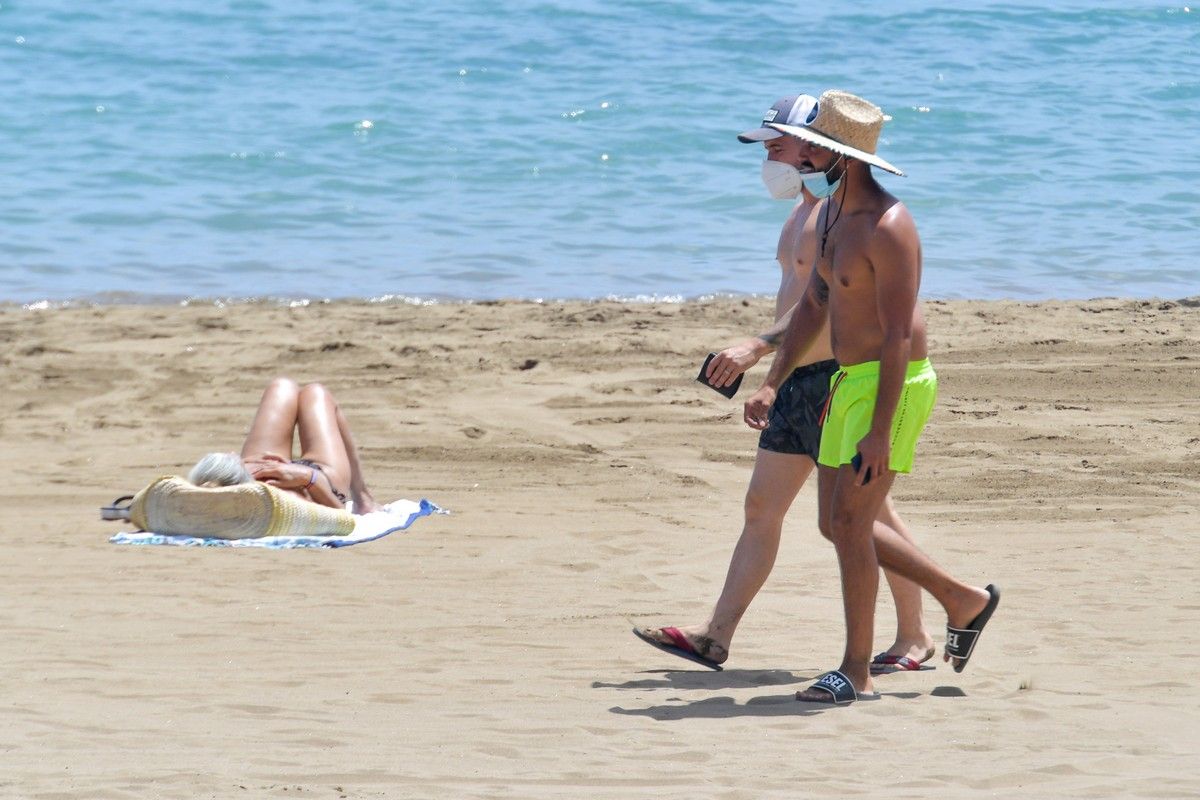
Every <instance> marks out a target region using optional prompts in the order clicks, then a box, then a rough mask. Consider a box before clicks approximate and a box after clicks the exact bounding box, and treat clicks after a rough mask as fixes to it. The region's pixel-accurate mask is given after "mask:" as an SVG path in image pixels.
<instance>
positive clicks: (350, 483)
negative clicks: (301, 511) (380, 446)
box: [188, 378, 381, 514]
mask: <svg viewBox="0 0 1200 800" xmlns="http://www.w3.org/2000/svg"><path fill="white" fill-rule="evenodd" d="M297 431H299V434H300V436H299V438H300V457H299V458H292V439H293V437H294V435H295V433H296V432H297ZM188 480H189V481H191V482H192V483H194V484H195V485H197V486H233V485H234V484H238V483H250V482H251V481H256V480H257V481H262V482H263V483H267V484H270V485H271V486H275V487H277V488H279V489H282V490H284V491H288V492H292V493H293V494H296V495H299V496H300V497H302V498H304V499H305V500H311V501H312V502H314V503H320V504H321V505H323V506H330V507H331V508H345V507H346V501H347V500H353V501H354V508H353V510H354V513H356V514H367V513H370V512H372V511H377V510H379V509H380V508H381V506H380V505H379V503H377V502H375V498H374V497H372V496H371V492H370V490H368V489H367V484H366V481H364V480H363V474H362V465H361V464H360V463H359V460H358V451H357V450H356V449H355V447H354V439H353V438H352V437H351V436H350V426H349V425H347V424H346V418H345V417H344V416H342V411H341V409H339V408H338V405H337V403H336V402H334V399H333V395H332V394H330V393H329V390H328V389H326V388H325V387H324V386H322V385H321V384H319V383H309V384H306V385H305V386H303V387H302V386H300V385H299V384H297V383H296V382H295V381H294V380H292V379H290V378H276V379H275V380H273V381H271V383H270V384H269V385H268V386H267V389H266V391H265V392H263V396H262V401H261V402H259V404H258V411H257V412H256V413H255V415H254V422H253V423H252V424H251V425H250V433H249V434H247V436H246V442H245V444H243V445H242V453H241V455H240V456H239V455H238V454H237V453H209V454H208V455H206V456H205V457H204V458H202V459H200V460H199V461H198V462H196V466H194V467H192V471H191V472H190V473H188Z"/></svg>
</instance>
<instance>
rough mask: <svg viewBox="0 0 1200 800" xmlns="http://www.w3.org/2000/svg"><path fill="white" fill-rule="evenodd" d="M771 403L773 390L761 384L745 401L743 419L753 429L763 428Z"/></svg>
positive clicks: (773, 403)
mask: <svg viewBox="0 0 1200 800" xmlns="http://www.w3.org/2000/svg"><path fill="white" fill-rule="evenodd" d="M773 405H775V390H774V389H772V388H771V387H770V386H767V385H766V384H763V385H762V386H760V387H759V389H758V391H757V392H755V393H754V394H752V395H750V399H748V400H747V401H746V410H745V412H744V414H743V419H745V420H746V424H747V425H749V426H750V427H751V428H754V430H756V431H761V430H765V429H766V427H767V419H768V418H769V417H770V415H771V406H773Z"/></svg>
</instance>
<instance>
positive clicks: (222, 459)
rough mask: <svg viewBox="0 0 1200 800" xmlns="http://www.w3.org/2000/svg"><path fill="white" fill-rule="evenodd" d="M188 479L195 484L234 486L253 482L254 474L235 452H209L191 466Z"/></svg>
mask: <svg viewBox="0 0 1200 800" xmlns="http://www.w3.org/2000/svg"><path fill="white" fill-rule="evenodd" d="M188 480H189V481H191V482H192V483H194V484H195V485H196V486H234V485H236V484H239V483H253V482H254V476H253V475H251V474H250V472H249V470H247V469H246V465H245V464H243V463H242V458H241V456H239V455H238V454H237V453H209V454H208V455H206V456H205V457H204V458H202V459H200V460H199V461H197V462H196V466H194V467H192V471H191V472H189V473H188Z"/></svg>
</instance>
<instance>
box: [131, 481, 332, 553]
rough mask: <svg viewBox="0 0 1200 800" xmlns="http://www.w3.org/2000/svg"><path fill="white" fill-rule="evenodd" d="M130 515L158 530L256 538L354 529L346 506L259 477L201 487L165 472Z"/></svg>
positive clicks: (135, 499)
mask: <svg viewBox="0 0 1200 800" xmlns="http://www.w3.org/2000/svg"><path fill="white" fill-rule="evenodd" d="M128 512H129V519H130V520H131V521H132V522H133V523H134V524H135V525H137V526H138V527H139V528H141V529H142V530H145V531H153V532H155V533H162V534H171V535H186V536H201V537H212V538H219V539H254V538H259V537H262V536H345V535H348V534H350V533H352V532H353V531H354V517H353V516H352V515H351V514H350V512H348V511H344V510H342V509H338V508H328V507H326V506H322V505H318V504H317V503H310V502H309V501H307V500H304V499H302V498H299V497H297V496H295V495H293V494H291V493H289V492H284V491H281V490H279V489H276V488H275V487H274V486H268V485H267V484H265V483H259V482H257V481H255V482H253V483H239V484H237V485H235V486H220V487H212V488H210V487H201V486H195V485H193V484H191V483H189V482H188V481H186V480H184V479H183V478H180V477H175V476H166V477H162V478H159V479H157V480H155V481H154V482H153V483H151V484H150V485H149V486H147V487H146V488H145V489H143V490H142V491H140V492H138V493H137V494H136V495H135V496H134V497H133V501H132V502H131V503H130V504H129V509H128Z"/></svg>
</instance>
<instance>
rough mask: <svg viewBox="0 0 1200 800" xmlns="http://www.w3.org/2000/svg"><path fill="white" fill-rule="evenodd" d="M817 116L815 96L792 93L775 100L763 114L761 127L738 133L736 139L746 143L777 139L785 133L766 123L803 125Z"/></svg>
mask: <svg viewBox="0 0 1200 800" xmlns="http://www.w3.org/2000/svg"><path fill="white" fill-rule="evenodd" d="M816 116H817V98H815V97H813V96H812V95H807V94H794V95H791V96H789V97H783V98H780V99H779V100H776V101H775V105H773V106H771V107H770V108H768V109H767V113H765V114H763V121H762V127H761V128H755V129H754V130H752V131H746V132H745V133H739V134H738V137H737V138H738V141H739V142H744V143H746V144H752V143H753V142H765V141H767V140H768V139H778V138H779V137H780V136H784V135H785V134H784V133H782V132H781V131H777V130H775V129H774V128H768V127H767V125H769V124H770V123H772V122H774V123H776V124H782V125H794V126H796V127H803V126H805V125H807V124H808V123H810V122H812V121H813V120H814V119H815V118H816Z"/></svg>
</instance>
